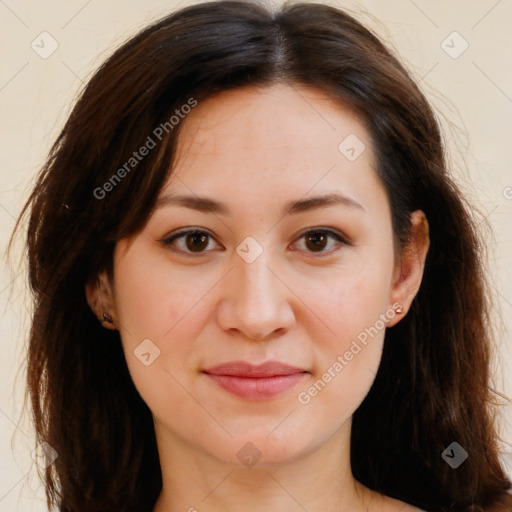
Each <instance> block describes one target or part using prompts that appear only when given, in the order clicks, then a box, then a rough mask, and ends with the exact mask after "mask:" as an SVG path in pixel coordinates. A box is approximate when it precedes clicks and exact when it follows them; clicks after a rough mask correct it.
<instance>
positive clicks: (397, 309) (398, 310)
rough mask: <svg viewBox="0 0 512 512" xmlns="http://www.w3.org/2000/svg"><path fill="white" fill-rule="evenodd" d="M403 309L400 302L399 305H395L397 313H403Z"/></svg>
mask: <svg viewBox="0 0 512 512" xmlns="http://www.w3.org/2000/svg"><path fill="white" fill-rule="evenodd" d="M403 311H404V310H403V309H402V306H401V305H400V304H398V306H395V313H397V314H398V315H400V314H402V313H403Z"/></svg>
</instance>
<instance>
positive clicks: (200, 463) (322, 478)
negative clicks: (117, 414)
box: [153, 422, 372, 512]
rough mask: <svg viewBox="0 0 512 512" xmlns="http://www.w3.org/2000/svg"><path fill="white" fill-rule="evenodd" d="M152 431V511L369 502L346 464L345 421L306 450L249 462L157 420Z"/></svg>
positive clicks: (217, 511) (338, 511)
mask: <svg viewBox="0 0 512 512" xmlns="http://www.w3.org/2000/svg"><path fill="white" fill-rule="evenodd" d="M155 432H156V433H157V443H158V445H159V455H160V464H161V468H162V491H161V494H160V495H159V497H158V500H157V501H156V504H155V507H154V509H153V512H184V511H187V512H203V511H208V512H235V511H239V510H244V512H259V511H261V510H265V511H266V512H282V511H283V510H287V511H297V512H303V511H304V510H322V511H324V512H345V511H346V512H349V511H350V512H367V510H369V508H370V507H369V502H370V499H371V494H372V492H371V491H370V490H369V489H367V488H366V487H364V486H363V485H362V484H360V483H359V482H357V481H356V480H355V479H354V478H353V476H352V472H351V469H350V452H349V445H350V443H349V441H350V422H347V424H346V425H344V426H343V427H342V428H341V429H340V430H339V431H338V432H337V433H336V434H335V435H334V436H333V437H332V438H331V439H330V440H329V441H328V442H327V443H326V444H324V445H322V446H320V447H319V448H318V449H317V450H315V451H313V452H311V453H309V454H307V455H303V456H301V457H299V456H297V457H296V458H295V459H294V460H292V461H290V460H286V461H276V462H274V463H272V464H270V463H267V464H265V465H263V464H259V463H258V464H256V465H254V466H253V467H244V466H243V465H241V464H235V463H233V462H232V461H220V460H218V459H217V458H213V457H211V456H209V455H208V454H207V453H205V451H203V450H199V449H198V448H197V447H193V446H190V445H187V443H186V442H185V441H184V440H182V439H175V438H174V435H173V433H171V432H169V431H168V430H166V429H165V428H163V427H162V426H161V425H157V424H155ZM164 446H166V447H167V449H166V450H164V449H163V447H164ZM281 449H282V448H281Z"/></svg>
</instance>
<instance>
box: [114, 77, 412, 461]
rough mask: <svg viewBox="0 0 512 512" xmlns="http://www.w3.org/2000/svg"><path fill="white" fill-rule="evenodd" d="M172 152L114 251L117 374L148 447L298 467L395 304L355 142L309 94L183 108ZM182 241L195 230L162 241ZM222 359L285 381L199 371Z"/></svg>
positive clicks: (347, 404)
mask: <svg viewBox="0 0 512 512" xmlns="http://www.w3.org/2000/svg"><path fill="white" fill-rule="evenodd" d="M182 122H183V121H182ZM178 155H179V158H178V160H177V162H176V166H175V168H174V169H173V173H172V176H171V178H170V180H169V181H168V182H167V183H166V185H165V186H164V188H163V190H162V191H161V194H160V197H161V198H164V199H162V201H161V203H160V206H159V207H158V209H156V210H155V212H154V214H153V215H152V216H151V217H150V219H149V221H148V223H147V225H146V226H145V228H144V229H143V231H142V232H140V233H139V234H138V235H137V236H136V237H134V238H133V239H131V240H122V241H120V242H119V243H118V244H117V247H116V250H115V254H114V278H113V288H112V311H113V313H114V317H115V323H116V326H117V328H118V329H119V331H120V335H121V340H122V345H123V349H124V352H125V356H126V361H127V364H128V368H129V371H130V374H131V376H132V378H133V381H134V383H135V386H136V387H137V389H138V391H139V393H140V395H141V396H142V398H143V400H144V401H145V402H146V403H147V405H148V406H149V408H150V409H151V411H152V413H153V417H154V421H155V428H156V431H157V437H158V439H160V440H163V439H165V440H166V441H165V442H167V443H170V444H173V443H174V444H175V445H180V446H188V447H192V448H193V449H194V450H199V451H201V452H202V453H203V454H208V455H209V456H212V457H214V458H215V459H220V460H223V461H227V462H233V463H237V464H240V461H243V460H248V459H243V457H245V456H246V455H249V457H251V456H253V459H254V458H259V457H261V460H260V461H259V462H258V463H259V464H260V465H265V464H275V463H279V462H280V461H290V460H293V459H299V458H300V457H301V456H304V455H306V454H307V453H311V452H312V451H314V450H315V449H317V448H319V447H321V446H322V445H324V444H325V443H327V441H328V440H330V439H331V438H333V436H334V435H335V434H338V435H341V433H342V432H345V433H346V432H347V429H349V427H350V421H349V420H350V418H351V416H352V414H353V413H354V411H355V410H356V409H357V407H358V406H359V404H360V403H361V401H362V400H363V399H364V397H365V395H366V394H367V392H368V391H369V389H370V386H371V384H372V382H373V380H374V378H375V374H376V372H377V368H378V366H379V362H380V357H381V351H382V346H383V339H384V332H385V326H386V325H388V326H389V325H392V324H394V323H396V322H397V321H398V320H399V315H395V313H394V311H393V309H392V305H393V303H396V302H397V301H398V302H401V304H402V305H403V306H404V310H405V309H406V308H407V306H408V304H409V302H408V299H407V297H405V295H404V293H405V292H404V291H403V290H402V289H401V288H400V286H402V285H400V284H396V285H395V280H396V277H397V275H398V274H396V271H397V269H396V268H395V267H394V254H393V237H392V228H391V217H390V208H389V204H388V199H387V196H386V193H385V189H384V188H383V186H382V184H381V183H380V181H379V179H378V177H377V175H376V172H375V170H374V155H373V153H372V148H371V145H370V139H369V135H368V133H367V131H366V130H365V128H364V125H363V124H362V123H361V122H360V120H359V119H358V118H357V117H355V116H354V115H353V114H352V113H351V112H350V111H349V110H348V109H346V108H344V107H342V106H340V104H338V103H336V102H334V101H333V100H332V99H330V97H329V96H327V95H326V94H325V93H324V92H322V91H320V90H318V89H313V88H306V87H303V86H298V85H294V86H293V87H290V86H287V85H275V86H272V87H266V88H262V89H257V88H254V87H250V88H244V89H238V90H233V91H229V92H224V93H221V94H219V95H217V96H215V97H213V98H210V99H208V100H206V101H204V102H202V103H199V104H198V105H197V106H196V107H195V108H194V109H193V110H192V111H191V113H190V114H188V116H187V118H186V122H185V125H184V126H183V131H182V133H181V138H180V146H179V148H178ZM334 194H338V195H339V196H338V199H337V200H330V201H327V199H326V198H327V196H329V195H334ZM170 196H172V197H177V196H187V197H189V198H190V199H189V200H188V203H189V205H190V206H192V205H193V204H195V205H196V208H191V207H186V206H184V203H185V201H184V200H183V203H182V204H180V203H179V202H178V201H175V202H172V201H171V200H169V197H170ZM313 197H319V198H322V199H319V200H318V201H317V202H310V203H308V202H305V203H302V202H303V201H308V200H309V199H311V198H313ZM165 198H167V199H165ZM200 198H201V199H202V198H205V199H208V201H211V202H212V203H210V202H208V203H206V202H200V201H199V199H200ZM213 202H215V204H216V206H215V207H213V206H211V205H212V204H213ZM295 202H298V203H299V204H298V205H297V206H296V207H295V208H294V209H292V210H290V211H288V208H289V205H290V204H291V203H295ZM301 205H302V206H301ZM187 230H197V231H200V233H199V234H196V235H190V234H189V235H188V236H187V235H184V236H181V237H176V238H175V239H174V241H172V242H169V243H168V244H167V245H166V244H165V243H164V241H165V240H167V241H169V239H170V238H171V237H172V236H173V235H176V234H183V233H184V232H185V231H187ZM310 230H313V233H310V234H309V235H308V234H306V232H307V231H310ZM338 236H339V237H340V239H338V238H337V237H338ZM343 240H344V241H343ZM411 298H412V297H411ZM402 299H403V300H402ZM237 361H245V362H247V363H250V364H252V365H259V364H260V363H264V362H268V361H274V362H280V363H283V364H286V365H290V366H292V367H296V368H298V369H299V372H298V373H294V374H291V375H288V376H283V374H284V373H285V372H284V371H283V370H280V369H279V368H277V369H275V368H274V370H273V371H271V372H270V374H269V375H273V377H267V378H262V377H261V375H260V376H259V377H253V378H248V377H247V376H240V375H239V376H238V377H236V376H233V375H231V376H229V375H227V374H229V370H220V374H223V375H224V376H216V377H214V376H212V374H209V373H205V370H208V369H211V368H213V367H215V366H218V365H223V364H227V363H230V362H237ZM231 370H232V373H235V374H236V373H237V372H239V370H240V366H237V365H235V367H234V370H233V368H231ZM300 372H302V373H300ZM277 375H281V376H280V377H279V376H277ZM334 438H335V437H334ZM247 443H252V444H247ZM244 463H245V462H244Z"/></svg>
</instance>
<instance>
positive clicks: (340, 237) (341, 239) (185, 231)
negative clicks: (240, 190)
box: [160, 226, 352, 258]
mask: <svg viewBox="0 0 512 512" xmlns="http://www.w3.org/2000/svg"><path fill="white" fill-rule="evenodd" d="M318 232H322V233H325V234H327V235H328V236H329V237H330V238H333V239H335V240H337V241H338V246H340V245H341V246H344V245H347V246H351V245H352V243H351V242H350V241H349V238H348V237H347V236H345V235H344V234H343V233H341V232H340V231H339V230H337V229H335V228H329V227H324V226H318V227H312V228H307V229H305V230H303V231H301V232H300V233H299V234H298V235H296V237H295V239H294V240H300V239H302V238H303V237H304V236H306V235H308V234H313V233H318ZM189 234H206V235H207V236H209V237H210V238H211V239H213V240H215V242H216V243H217V244H219V242H217V239H216V237H215V236H214V235H212V234H211V233H210V232H209V231H208V230H207V229H204V228H199V227H188V228H182V229H178V230H177V231H175V232H173V233H171V234H169V235H166V236H165V237H164V238H163V239H161V240H160V243H161V244H162V245H163V246H164V247H171V244H172V242H174V241H175V240H177V239H179V238H181V237H184V236H186V235H189ZM295 243H296V242H294V244H295ZM219 245H220V244H219ZM171 250H173V251H174V252H177V253H181V254H185V255H187V256H192V257H199V256H202V255H204V254H208V253H209V252H211V251H202V252H198V253H193V252H187V251H182V250H180V249H172V248H171ZM338 250H339V248H334V249H331V250H330V251H323V252H318V253H315V252H311V251H309V252H308V251H306V252H307V254H308V255H310V256H313V257H316V258H321V257H322V256H329V255H331V254H332V253H333V252H337V251H338Z"/></svg>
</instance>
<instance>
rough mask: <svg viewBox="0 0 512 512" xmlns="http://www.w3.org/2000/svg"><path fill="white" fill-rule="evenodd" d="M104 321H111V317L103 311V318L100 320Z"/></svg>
mask: <svg viewBox="0 0 512 512" xmlns="http://www.w3.org/2000/svg"><path fill="white" fill-rule="evenodd" d="M104 322H109V323H112V317H111V316H110V315H107V313H103V320H101V323H104Z"/></svg>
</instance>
